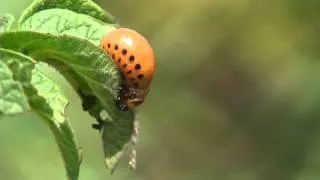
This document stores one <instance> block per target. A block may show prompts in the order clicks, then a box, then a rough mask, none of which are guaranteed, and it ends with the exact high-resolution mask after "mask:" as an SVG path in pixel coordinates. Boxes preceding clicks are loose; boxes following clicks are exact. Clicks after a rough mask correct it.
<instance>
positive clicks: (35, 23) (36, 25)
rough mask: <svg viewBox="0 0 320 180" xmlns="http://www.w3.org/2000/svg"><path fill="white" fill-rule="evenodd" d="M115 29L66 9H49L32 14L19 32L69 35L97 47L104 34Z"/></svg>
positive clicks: (110, 25)
mask: <svg viewBox="0 0 320 180" xmlns="http://www.w3.org/2000/svg"><path fill="white" fill-rule="evenodd" d="M113 29H115V26H114V25H112V24H101V23H100V22H98V21H96V20H95V19H93V18H92V17H90V16H87V15H83V14H78V13H75V12H72V11H70V10H66V9H49V10H44V11H41V12H39V13H36V14H34V15H33V16H31V17H30V18H28V19H27V20H26V21H24V23H22V24H21V26H20V27H19V30H28V31H36V32H43V33H51V34H53V35H63V34H65V35H70V36H76V37H79V38H82V39H87V40H89V41H91V42H92V43H94V44H95V45H99V43H100V39H101V37H102V36H104V35H105V34H106V33H108V32H110V31H111V30H113Z"/></svg>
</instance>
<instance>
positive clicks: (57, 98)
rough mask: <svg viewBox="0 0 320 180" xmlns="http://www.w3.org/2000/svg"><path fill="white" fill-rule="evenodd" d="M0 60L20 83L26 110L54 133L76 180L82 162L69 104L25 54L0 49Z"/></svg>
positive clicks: (58, 89) (72, 176)
mask: <svg viewBox="0 0 320 180" xmlns="http://www.w3.org/2000/svg"><path fill="white" fill-rule="evenodd" d="M0 60H1V61H0V62H2V63H3V64H5V65H7V67H9V69H10V71H12V74H14V76H13V79H14V80H15V81H16V82H19V83H20V87H21V89H22V91H23V99H27V103H28V104H29V107H30V108H28V109H26V110H32V111H33V112H35V113H36V114H37V115H39V117H41V119H42V120H43V121H44V122H45V123H46V124H48V126H49V127H50V129H51V131H52V132H53V134H54V136H55V139H56V142H57V144H58V147H59V150H60V153H61V155H62V157H63V160H64V164H65V167H66V171H67V174H68V178H69V180H77V179H78V176H79V167H80V160H81V159H80V153H79V151H78V145H77V143H76V141H75V139H74V135H73V131H72V129H71V127H70V126H69V124H68V121H67V118H66V116H65V107H66V105H67V103H68V102H67V100H66V99H65V97H64V95H63V94H62V92H61V90H60V88H59V87H58V86H57V85H56V84H55V83H54V82H53V81H51V80H50V79H49V78H47V77H46V76H45V75H44V74H42V73H40V71H38V70H37V69H34V61H33V59H31V58H29V57H27V56H25V55H23V54H20V53H17V52H14V51H12V50H7V49H0ZM1 97H2V96H0V98H1ZM1 105H2V104H0V106H1Z"/></svg>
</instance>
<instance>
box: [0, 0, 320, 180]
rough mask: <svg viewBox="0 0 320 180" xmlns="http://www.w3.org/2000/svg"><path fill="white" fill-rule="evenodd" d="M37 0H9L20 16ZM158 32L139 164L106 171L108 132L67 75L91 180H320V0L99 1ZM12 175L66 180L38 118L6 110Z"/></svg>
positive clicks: (4, 136) (4, 147)
mask: <svg viewBox="0 0 320 180" xmlns="http://www.w3.org/2000/svg"><path fill="white" fill-rule="evenodd" d="M30 2H31V1H30V0H23V1H6V0H0V14H4V13H13V14H14V15H15V16H16V17H18V16H19V15H20V13H21V11H22V10H23V9H24V8H26V7H27V5H28V4H29V3H30ZM96 2H97V3H98V4H99V5H101V6H103V7H104V8H105V9H106V10H107V11H109V12H110V13H111V14H112V15H114V16H115V17H116V18H117V20H118V21H119V23H120V24H121V25H122V26H125V27H130V28H133V29H136V30H137V31H139V32H140V33H142V34H144V35H145V36H146V37H147V38H148V39H149V40H150V43H151V44H152V46H153V47H154V50H155V52H156V57H157V72H156V76H155V79H154V82H153V85H152V87H153V89H152V92H151V94H150V96H149V97H148V99H147V101H146V103H145V104H144V105H143V106H141V107H140V109H139V118H140V124H141V128H140V131H141V134H140V142H139V145H138V168H137V170H136V171H134V172H132V171H131V170H129V169H128V168H127V164H126V162H122V163H121V164H120V166H119V168H118V169H117V170H116V172H115V173H114V175H112V176H111V175H109V172H108V171H107V170H106V169H104V164H103V153H102V149H101V142H100V136H99V134H98V133H97V132H96V131H94V130H92V129H91V127H90V125H91V123H92V122H94V119H92V118H91V117H90V116H89V115H88V114H86V113H84V112H82V111H81V106H80V100H79V98H78V97H77V96H76V94H75V92H73V90H72V89H71V87H70V86H69V85H68V83H67V82H66V81H65V80H64V79H63V77H62V76H61V75H59V74H58V73H56V72H55V71H54V70H53V69H48V70H47V72H48V73H49V74H50V75H51V76H52V77H53V78H54V79H55V80H56V81H57V82H59V84H60V85H61V86H62V87H63V90H64V92H65V93H66V95H67V96H68V98H69V99H70V102H71V104H70V106H69V108H68V115H69V117H70V121H71V123H72V126H73V128H74V130H75V133H76V136H77V140H78V141H79V142H80V144H81V146H82V147H83V151H84V157H83V158H84V160H83V164H82V166H81V172H80V180H89V179H90V180H93V179H94V180H100V179H101V180H105V179H114V180H127V179H132V180H180V179H183V180H199V179H201V180H270V179H272V180H318V179H320V143H319V142H320V121H319V117H320V111H319V110H320V81H319V78H320V61H319V60H320V51H319V46H320V41H319V40H320V39H319V36H320V33H319V31H320V11H319V7H320V1H318V0H282V1H279V0H264V1H263V0H152V1H149V0H139V1H128V0H97V1H96ZM1 121H2V123H1V126H0V143H1V148H0V159H1V162H0V179H1V180H2V179H3V180H43V179H48V180H58V179H66V177H65V171H64V167H63V164H62V160H61V157H60V154H59V152H58V149H57V146H56V144H55V142H54V139H53V136H52V135H51V133H50V132H49V129H48V128H47V127H46V126H45V124H43V123H42V122H41V121H40V120H39V119H38V118H37V117H36V116H34V115H32V114H29V115H27V116H23V118H22V117H15V118H10V119H8V118H7V119H2V120H1Z"/></svg>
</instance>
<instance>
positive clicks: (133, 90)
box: [100, 28, 155, 109]
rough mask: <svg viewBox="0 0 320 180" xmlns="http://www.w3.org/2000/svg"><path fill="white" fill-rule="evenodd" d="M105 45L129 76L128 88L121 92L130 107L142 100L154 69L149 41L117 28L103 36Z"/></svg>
mask: <svg viewBox="0 0 320 180" xmlns="http://www.w3.org/2000/svg"><path fill="white" fill-rule="evenodd" d="M100 47H101V48H103V49H104V50H105V51H106V52H107V53H108V54H109V56H110V57H111V58H112V59H113V61H114V62H115V63H116V64H117V66H118V67H119V69H120V71H121V73H122V74H123V76H124V77H125V79H126V87H127V88H125V89H127V90H126V91H123V93H122V94H121V95H120V96H121V97H124V98H122V101H123V102H124V103H125V104H126V106H127V107H128V108H130V109H133V108H135V107H136V106H139V105H140V104H142V103H143V101H144V98H145V97H146V96H147V94H148V92H149V87H150V84H151V81H152V79H153V75H154V71H155V57H154V52H153V49H152V47H151V46H150V44H149V42H148V41H147V40H146V39H145V38H144V37H143V36H142V35H141V34H139V33H138V32H136V31H134V30H131V29H128V28H118V29H115V30H112V31H111V32H109V33H108V34H107V35H106V36H104V37H103V38H102V39H101V43H100Z"/></svg>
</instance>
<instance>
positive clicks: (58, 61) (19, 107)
mask: <svg viewBox="0 0 320 180" xmlns="http://www.w3.org/2000/svg"><path fill="white" fill-rule="evenodd" d="M13 22H14V17H13V16H11V15H8V14H7V15H3V16H2V17H0V117H3V116H14V115H18V114H22V113H25V112H29V111H32V112H34V113H36V114H37V115H38V116H39V117H40V119H42V120H43V121H44V122H45V123H46V124H47V125H48V126H49V127H50V129H51V131H52V132H53V134H54V136H55V139H56V142H57V144H58V147H59V149H60V152H61V155H62V157H63V160H64V164H65V168H66V171H67V175H68V178H69V179H70V180H76V179H78V175H79V167H80V164H81V152H80V151H79V146H78V144H77V142H76V140H75V137H74V134H73V130H72V128H71V126H70V125H69V122H68V118H67V116H66V114H65V108H66V106H67V104H68V100H67V99H66V98H65V96H64V94H63V93H62V91H61V89H60V88H59V86H58V85H57V84H56V83H55V82H54V81H52V80H51V79H50V78H48V77H47V76H46V75H45V74H43V73H42V72H40V70H39V66H38V64H39V63H47V64H49V65H51V66H52V67H54V68H56V69H57V70H58V71H59V72H60V73H61V74H62V75H63V76H64V77H65V78H66V79H67V80H68V81H69V83H70V85H71V86H72V87H73V89H74V90H75V91H76V92H77V93H78V94H79V96H80V98H81V99H82V107H83V110H84V111H87V112H88V113H89V114H90V115H91V116H92V117H94V118H95V119H96V120H97V121H99V122H101V121H102V122H103V123H102V124H103V127H102V129H101V136H102V140H103V149H104V154H105V164H106V167H107V168H109V169H110V170H111V171H113V170H114V168H115V167H116V165H117V163H118V162H119V160H120V157H121V155H122V153H123V152H124V151H125V149H126V147H127V146H128V145H129V144H130V143H132V140H131V139H134V138H132V137H134V135H135V133H134V132H135V130H134V129H135V125H134V124H135V123H134V121H135V120H134V119H135V114H134V112H133V111H131V110H130V111H126V112H122V111H119V110H118V108H117V106H116V104H115V103H114V99H115V98H116V97H117V93H118V89H119V87H120V84H121V83H122V78H121V76H120V73H119V71H118V70H117V68H116V65H115V64H114V63H113V61H112V60H111V59H110V58H109V56H108V55H106V54H105V53H104V51H103V50H102V49H101V48H99V47H98V44H99V41H100V39H101V37H102V36H103V35H105V34H106V33H108V32H110V31H111V30H112V29H114V28H116V27H117V26H118V25H117V24H116V23H115V21H114V20H113V18H112V16H110V15H109V14H108V13H107V12H105V11H104V10H103V9H101V8H100V7H99V6H97V5H96V4H95V3H93V2H92V1H90V0H50V1H48V0H37V1H35V2H33V3H32V4H31V5H30V6H29V7H28V8H27V9H26V10H25V11H24V12H23V13H22V15H21V17H20V19H19V21H18V23H17V27H15V28H12V27H13V26H12V25H13ZM133 160H134V159H133Z"/></svg>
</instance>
